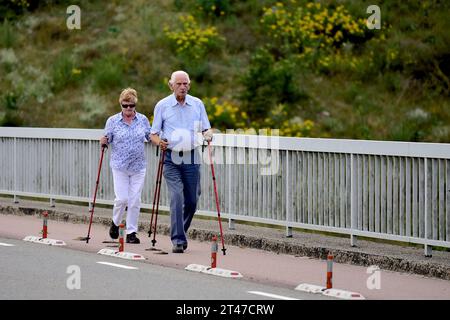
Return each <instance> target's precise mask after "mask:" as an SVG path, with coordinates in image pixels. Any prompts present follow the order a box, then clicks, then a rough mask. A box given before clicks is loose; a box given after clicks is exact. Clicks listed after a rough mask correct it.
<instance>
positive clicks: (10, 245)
mask: <svg viewBox="0 0 450 320" xmlns="http://www.w3.org/2000/svg"><path fill="white" fill-rule="evenodd" d="M0 246H4V247H14V245H13V244H9V243H3V242H0Z"/></svg>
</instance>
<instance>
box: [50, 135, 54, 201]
mask: <svg viewBox="0 0 450 320" xmlns="http://www.w3.org/2000/svg"><path fill="white" fill-rule="evenodd" d="M49 155H50V170H49V171H50V172H49V175H50V177H49V179H50V194H51V195H53V192H54V190H53V171H54V168H53V139H51V138H50V152H49ZM50 207H51V208H54V207H55V199H53V198H50Z"/></svg>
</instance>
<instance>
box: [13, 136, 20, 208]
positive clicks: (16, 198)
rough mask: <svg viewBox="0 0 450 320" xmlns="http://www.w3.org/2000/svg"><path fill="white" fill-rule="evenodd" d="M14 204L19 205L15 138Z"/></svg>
mask: <svg viewBox="0 0 450 320" xmlns="http://www.w3.org/2000/svg"><path fill="white" fill-rule="evenodd" d="M13 159H14V169H13V170H14V199H13V202H14V203H19V197H18V196H17V195H16V192H17V138H16V137H14V155H13Z"/></svg>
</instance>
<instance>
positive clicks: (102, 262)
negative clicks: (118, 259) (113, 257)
mask: <svg viewBox="0 0 450 320" xmlns="http://www.w3.org/2000/svg"><path fill="white" fill-rule="evenodd" d="M97 263H100V264H106V265H108V266H112V267H117V268H122V269H130V270H136V269H138V268H136V267H130V266H125V265H123V264H117V263H111V262H104V261H97Z"/></svg>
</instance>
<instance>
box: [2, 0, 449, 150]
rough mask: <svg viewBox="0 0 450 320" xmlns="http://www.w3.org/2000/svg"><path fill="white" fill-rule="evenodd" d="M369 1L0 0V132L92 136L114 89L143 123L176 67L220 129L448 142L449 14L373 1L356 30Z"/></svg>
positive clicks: (430, 5)
mask: <svg viewBox="0 0 450 320" xmlns="http://www.w3.org/2000/svg"><path fill="white" fill-rule="evenodd" d="M372 2H373V1H350V0H349V1H346V0H341V1H337V0H336V1H331V0H323V1H306V0H305V1H301V0H290V1H278V2H277V1H268V0H264V1H256V0H250V1H237V0H223V1H219V0H186V1H181V0H151V1H144V0H136V1H119V0H115V1H51V0H47V1H26V0H9V1H3V2H2V3H1V4H0V22H1V25H0V124H1V125H3V126H38V127H71V128H102V127H103V126H104V123H105V121H106V118H107V117H108V116H109V115H111V114H113V113H115V112H118V111H120V108H119V106H118V101H117V99H118V96H119V93H120V91H121V89H123V88H125V87H128V86H130V87H134V88H135V89H137V91H138V93H139V99H140V102H139V111H140V112H143V113H145V114H147V115H149V116H151V114H152V111H153V107H154V105H155V103H156V102H157V101H158V100H159V99H161V98H162V97H164V96H166V95H167V94H169V91H168V87H167V85H166V83H167V80H168V77H169V76H170V73H171V72H172V71H174V70H176V69H185V70H186V71H188V72H189V73H190V75H191V80H192V86H191V87H192V89H191V93H192V94H193V95H197V96H199V97H200V98H202V99H203V100H204V102H205V105H206V107H207V111H208V113H209V116H210V120H211V122H212V125H213V126H214V127H216V128H219V129H220V130H222V131H225V129H237V128H242V129H249V128H254V129H256V130H257V129H260V128H272V129H280V132H281V134H282V135H287V136H308V137H330V138H356V139H377V140H402V141H432V142H447V143H448V142H450V99H449V97H450V80H449V79H450V32H448V30H450V19H448V16H449V14H450V3H449V2H448V1H438V0H425V1H415V0H413V1H407V2H405V1H388V0H385V1H378V5H379V6H380V8H381V29H380V30H369V29H368V28H367V26H366V19H367V18H368V17H369V15H370V14H368V13H366V9H367V7H368V6H369V5H370V4H372ZM70 4H77V5H78V6H79V7H80V8H81V30H69V29H68V28H67V26H66V19H67V17H68V14H67V13H66V8H67V7H68V6H69V5H70Z"/></svg>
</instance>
